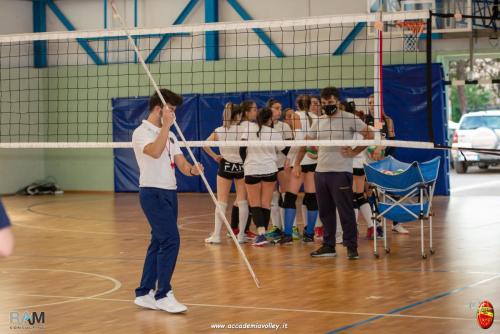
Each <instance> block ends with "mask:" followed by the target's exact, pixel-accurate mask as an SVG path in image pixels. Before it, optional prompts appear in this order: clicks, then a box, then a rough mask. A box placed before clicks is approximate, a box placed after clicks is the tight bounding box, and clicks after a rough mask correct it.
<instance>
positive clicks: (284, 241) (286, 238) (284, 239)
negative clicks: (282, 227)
mask: <svg viewBox="0 0 500 334" xmlns="http://www.w3.org/2000/svg"><path fill="white" fill-rule="evenodd" d="M275 243H276V244H279V245H291V244H292V243H293V238H292V236H291V235H286V234H285V233H283V234H282V235H281V238H280V239H279V240H276V241H275Z"/></svg>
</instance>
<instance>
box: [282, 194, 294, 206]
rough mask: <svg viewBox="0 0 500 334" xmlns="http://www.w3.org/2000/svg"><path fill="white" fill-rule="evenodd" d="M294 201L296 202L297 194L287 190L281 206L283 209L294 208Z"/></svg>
mask: <svg viewBox="0 0 500 334" xmlns="http://www.w3.org/2000/svg"><path fill="white" fill-rule="evenodd" d="M295 202H297V195H295V194H292V193H289V192H287V193H286V194H285V200H284V201H283V207H284V208H285V209H295V208H296V206H295Z"/></svg>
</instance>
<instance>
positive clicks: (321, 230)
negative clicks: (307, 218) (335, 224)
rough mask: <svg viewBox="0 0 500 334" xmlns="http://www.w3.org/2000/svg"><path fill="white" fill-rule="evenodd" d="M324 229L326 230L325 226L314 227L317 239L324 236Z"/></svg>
mask: <svg viewBox="0 0 500 334" xmlns="http://www.w3.org/2000/svg"><path fill="white" fill-rule="evenodd" d="M324 231H325V230H324V228H323V226H318V227H315V228H314V236H315V237H316V239H321V238H323V234H324Z"/></svg>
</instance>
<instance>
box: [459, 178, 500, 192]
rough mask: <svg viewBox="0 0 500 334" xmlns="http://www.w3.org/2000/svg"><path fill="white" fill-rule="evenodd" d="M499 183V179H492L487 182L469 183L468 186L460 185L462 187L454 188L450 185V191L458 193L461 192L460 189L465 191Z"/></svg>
mask: <svg viewBox="0 0 500 334" xmlns="http://www.w3.org/2000/svg"><path fill="white" fill-rule="evenodd" d="M499 184H500V181H493V182H492V181H489V182H482V183H476V184H471V185H469V186H462V187H456V188H453V187H451V192H452V193H458V192H462V191H466V190H471V189H477V188H484V187H490V186H494V185H499Z"/></svg>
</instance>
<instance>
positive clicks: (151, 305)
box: [134, 290, 158, 310]
mask: <svg viewBox="0 0 500 334" xmlns="http://www.w3.org/2000/svg"><path fill="white" fill-rule="evenodd" d="M134 304H135V305H137V306H140V307H144V308H148V309H150V310H157V309H158V307H157V306H156V300H155V292H154V290H151V291H149V293H148V294H147V295H144V296H140V297H136V298H135V300H134Z"/></svg>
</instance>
